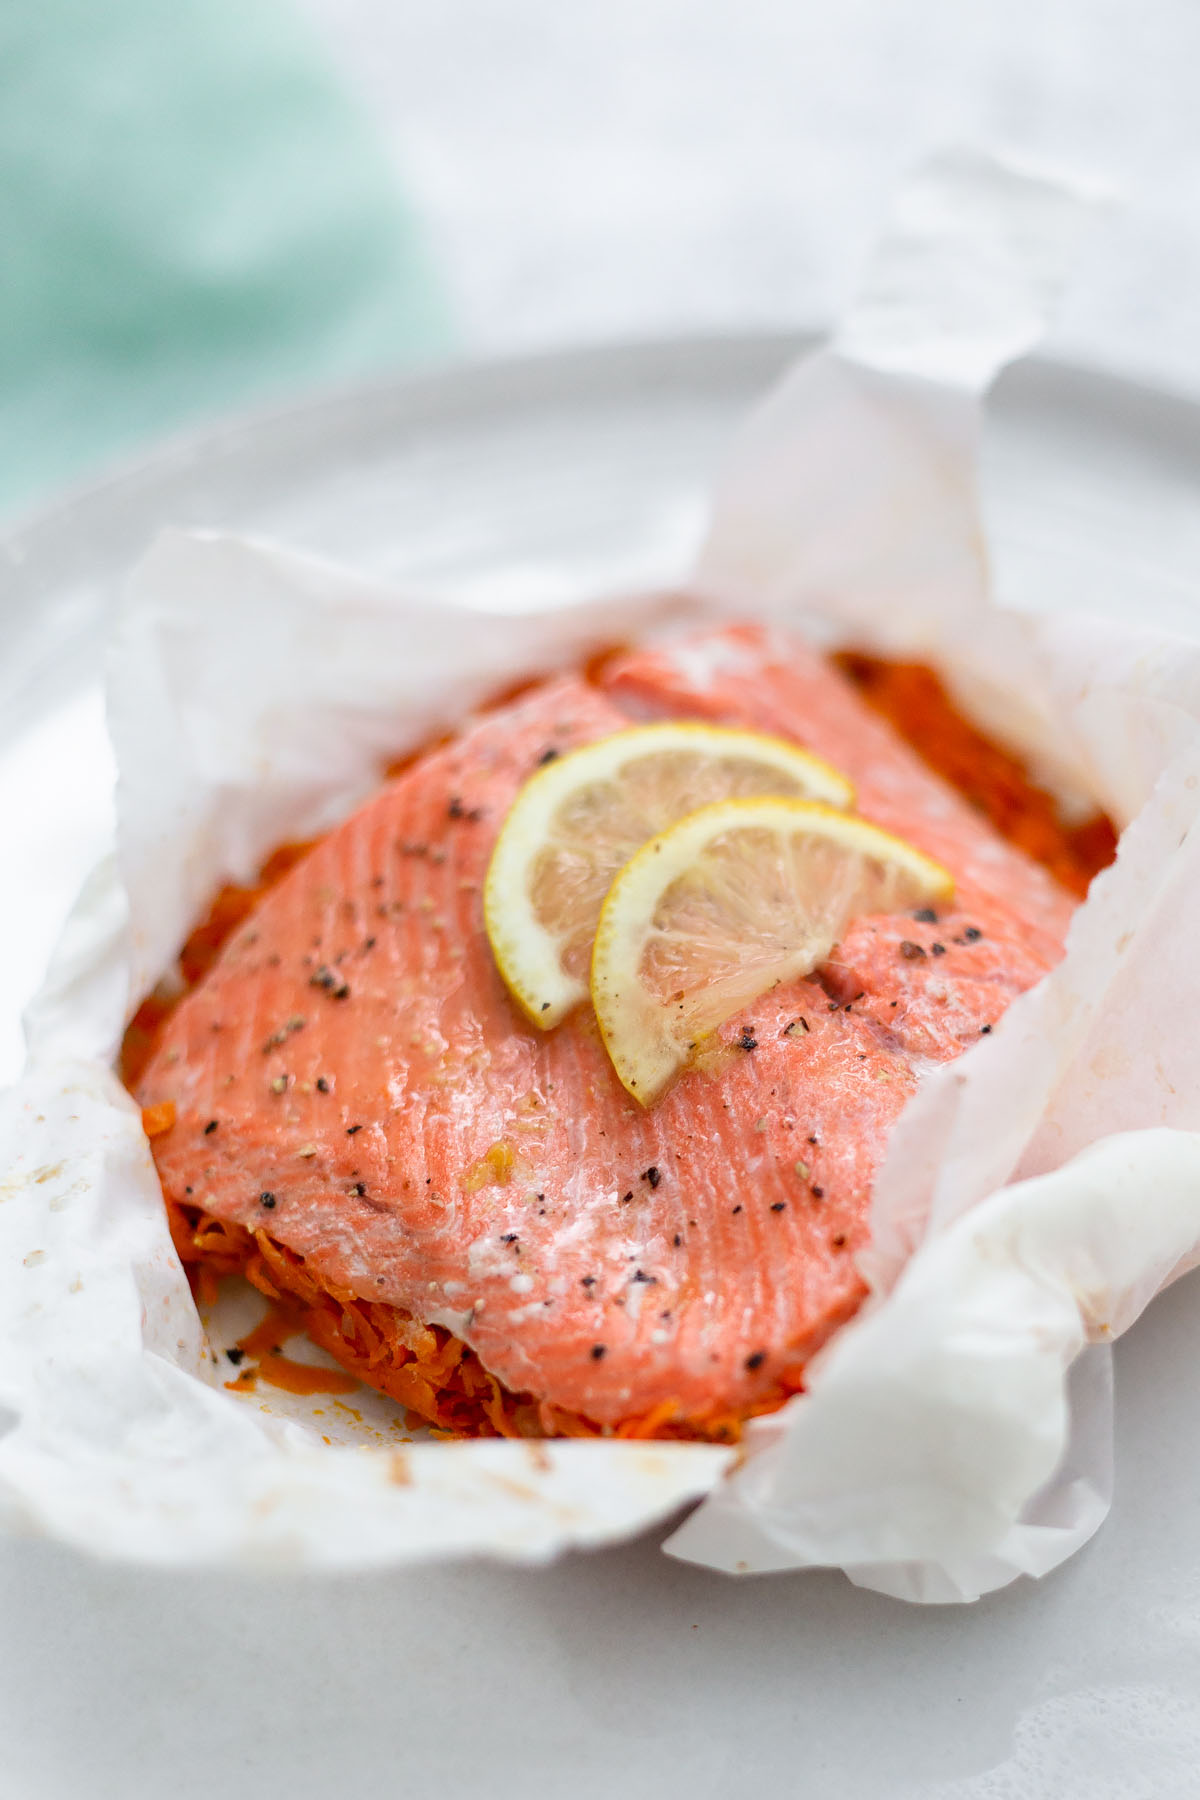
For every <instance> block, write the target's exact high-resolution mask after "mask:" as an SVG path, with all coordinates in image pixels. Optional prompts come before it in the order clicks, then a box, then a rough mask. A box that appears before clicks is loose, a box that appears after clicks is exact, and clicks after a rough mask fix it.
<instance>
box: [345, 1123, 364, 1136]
mask: <svg viewBox="0 0 1200 1800" xmlns="http://www.w3.org/2000/svg"><path fill="white" fill-rule="evenodd" d="M361 1130H362V1126H361V1125H347V1127H346V1136H347V1137H353V1136H354V1134H355V1132H356V1131H361Z"/></svg>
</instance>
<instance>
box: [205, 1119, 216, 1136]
mask: <svg viewBox="0 0 1200 1800" xmlns="http://www.w3.org/2000/svg"><path fill="white" fill-rule="evenodd" d="M216 1129H217V1121H216V1120H215V1119H210V1120H209V1121H208V1124H207V1125H206V1126H205V1127H204V1135H205V1137H211V1136H212V1134H213V1132H214V1131H215V1130H216Z"/></svg>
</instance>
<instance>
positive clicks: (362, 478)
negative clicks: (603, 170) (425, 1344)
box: [0, 338, 1200, 1800]
mask: <svg viewBox="0 0 1200 1800" xmlns="http://www.w3.org/2000/svg"><path fill="white" fill-rule="evenodd" d="M795 348H796V346H795V344H794V343H792V342H791V341H788V340H784V339H780V338H771V339H767V338H754V339H738V340H723V341H717V342H707V343H682V344H670V345H652V346H642V347H632V348H623V347H617V348H612V349H605V350H598V351H593V352H589V353H585V354H580V355H573V356H567V357H554V358H545V359H540V360H537V361H531V362H525V363H520V364H506V365H498V366H495V367H491V368H485V369H477V370H467V371H460V372H456V373H453V374H450V375H437V376H427V377H422V378H419V379H415V380H414V379H407V380H396V381H392V382H388V383H382V384H377V385H376V386H374V387H371V388H368V389H362V390H357V391H353V392H349V393H344V394H335V395H332V396H329V397H326V398H319V399H316V400H312V401H309V402H306V403H304V404H302V405H299V406H297V407H293V408H289V409H288V410H286V411H284V412H278V413H275V414H272V415H266V416H260V417H257V418H254V419H251V420H249V421H245V422H240V423H234V424H233V425H230V426H228V427H226V428H223V429H220V430H217V431H213V432H209V433H207V434H205V435H204V436H202V437H198V438H193V439H191V440H189V441H186V442H184V443H181V444H180V445H178V446H174V447H168V448H167V449H166V450H164V451H162V452H160V453H158V454H156V455H155V456H153V457H151V458H150V459H148V460H147V461H146V462H144V463H142V464H140V465H138V466H137V467H134V468H131V469H129V470H127V471H126V472H124V473H122V474H119V475H117V476H115V477H113V478H112V479H111V480H109V481H107V482H104V483H102V484H99V485H97V486H94V487H92V488H90V489H87V490H85V491H83V492H80V493H78V494H76V495H74V496H71V497H69V498H67V499H66V500H64V501H63V502H62V503H61V504H60V505H58V506H56V507H54V508H53V509H51V510H49V511H47V512H44V513H43V514H41V515H40V516H39V517H38V518H37V519H34V520H32V521H30V522H29V523H28V524H26V525H25V526H24V527H23V528H21V529H19V530H17V531H16V532H15V533H13V534H12V536H11V537H10V538H9V540H8V542H7V544H4V545H0V579H2V580H3V587H2V588H0V831H2V832H3V840H2V841H3V842H4V844H5V846H6V853H5V857H4V864H3V866H4V868H5V870H6V872H7V873H8V876H9V879H8V880H7V881H6V882H4V883H0V931H2V933H3V936H2V940H0V941H3V942H4V943H5V944H6V945H8V946H9V949H10V954H9V956H8V957H7V958H6V959H5V964H4V966H3V968H2V969H0V1079H2V1078H3V1077H4V1075H5V1074H6V1073H7V1072H10V1071H11V1070H12V1069H13V1067H14V1066H15V1062H16V1059H17V1055H18V1039H17V1035H16V1027H15V1018H16V1010H17V1007H18V1004H19V1002H20V1001H21V1000H22V999H23V998H24V996H25V994H26V993H27V992H28V991H29V989H30V988H31V986H32V985H33V983H34V981H35V980H36V978H37V974H38V971H39V968H40V964H41V962H42V959H43V956H44V953H45V951H46V950H47V949H48V947H49V944H50V941H51V939H52V937H53V933H54V931H55V929H56V928H57V923H58V920H59V919H60V918H61V915H62V912H63V910H64V908H65V906H66V904H67V902H68V900H69V897H70V893H71V891H72V888H73V886H74V884H75V882H76V880H77V878H78V876H79V875H80V874H81V873H82V870H83V869H84V867H85V866H86V864H87V862H88V861H89V859H90V858H91V856H92V855H93V853H94V850H95V848H96V845H97V844H98V843H99V842H100V840H101V838H102V835H103V829H104V822H105V807H106V793H107V783H108V780H109V769H108V763H107V759H106V756H105V753H104V748H103V737H102V730H101V717H100V706H99V700H98V689H97V686H96V668H97V658H98V646H99V642H100V634H101V623H102V615H103V606H104V600H105V596H106V594H107V593H108V592H110V591H111V588H112V585H113V583H114V581H116V580H117V579H119V577H120V575H121V573H122V571H123V570H124V569H126V568H127V567H128V566H129V564H130V562H131V561H132V560H133V558H134V557H135V556H136V555H137V554H138V552H139V551H140V550H141V549H142V548H143V547H144V546H145V544H146V543H147V542H148V541H149V539H150V538H151V537H152V535H153V533H154V532H155V531H156V530H157V529H158V528H159V527H160V526H161V525H164V524H193V525H194V524H203V525H219V526H231V527H234V528H236V529H239V530H248V531H253V532H259V533H270V534H273V535H278V536H281V537H284V538H286V539H288V540H289V541H291V542H294V543H299V544H302V545H304V546H306V547H309V548H312V549H315V550H318V551H322V552H326V553H328V554H331V555H334V556H336V557H339V558H341V559H343V560H346V561H349V562H352V563H356V564H358V565H359V566H363V567H367V568H370V569H373V570H377V571H382V572H385V573H388V574H391V575H394V576H396V577H398V578H401V579H406V580H411V581H413V582H420V583H422V584H425V585H441V586H447V585H451V584H461V583H464V582H470V583H472V585H478V586H482V587H483V588H484V589H487V590H497V589H499V588H501V587H503V586H506V585H509V584H512V583H521V584H523V585H525V586H526V587H528V586H531V585H532V586H534V587H535V588H536V589H537V590H538V591H547V592H549V591H552V590H554V589H556V588H558V587H560V586H562V585H563V584H569V585H570V586H571V587H572V588H591V589H596V588H597V587H599V588H604V587H613V586H618V585H622V586H623V585H627V584H630V583H634V582H640V581H644V580H646V579H647V578H658V577H661V576H663V575H669V574H670V573H671V571H672V570H673V569H675V568H678V567H679V566H680V564H681V562H682V561H683V560H684V558H685V556H686V552H687V549H688V547H689V546H690V544H691V543H692V542H693V541H694V538H695V535H696V532H697V530H698V528H699V523H700V518H701V506H702V495H703V489H704V483H705V479H706V477H707V476H708V475H709V473H710V472H711V470H712V468H713V466H714V463H715V461H716V459H717V457H718V456H719V454H720V449H721V445H722V443H723V442H724V440H725V438H726V435H727V433H728V431H729V429H730V427H731V425H732V423H733V422H734V420H735V419H736V418H737V416H738V415H739V414H740V413H741V412H742V411H743V410H744V408H745V407H746V405H747V404H748V402H749V401H750V400H751V399H752V398H753V396H754V394H755V393H756V392H758V391H759V390H761V388H762V387H763V386H764V385H765V383H766V382H767V381H768V380H769V379H770V378H771V376H772V375H773V374H774V373H775V371H776V370H777V369H778V368H779V367H780V366H781V364H782V363H783V361H784V360H785V359H786V357H787V356H788V355H789V354H790V353H791V352H792V351H793V350H794V349H795ZM993 419H994V423H993V428H992V430H991V434H990V437H989V442H988V447H987V467H986V484H985V485H986V501H987V510H988V514H989V519H990V523H991V530H992V541H993V545H994V548H995V551H996V566H997V580H998V583H999V586H1000V588H1001V591H1002V592H1004V593H1006V594H1008V595H1011V596H1014V597H1020V598H1023V599H1026V600H1031V601H1033V602H1035V603H1037V604H1041V605H1053V604H1055V603H1057V602H1058V601H1060V600H1061V601H1064V602H1068V603H1072V604H1080V603H1084V602H1086V603H1088V604H1091V605H1094V606H1099V607H1101V608H1105V609H1107V608H1113V609H1117V610H1119V608H1120V605H1121V594H1122V587H1123V578H1124V575H1125V574H1126V573H1127V571H1128V570H1129V568H1130V566H1131V565H1132V564H1134V563H1136V564H1137V565H1138V566H1139V567H1140V568H1141V569H1142V570H1143V571H1145V570H1147V569H1149V570H1152V571H1153V572H1154V573H1155V575H1156V578H1157V582H1158V585H1159V587H1160V588H1161V595H1162V599H1163V601H1164V603H1166V604H1176V605H1178V606H1179V607H1180V608H1185V607H1188V606H1190V605H1191V597H1190V596H1191V593H1192V591H1193V590H1200V505H1198V503H1197V499H1196V496H1197V493H1200V410H1198V409H1197V408H1195V407H1193V406H1191V405H1189V404H1188V403H1187V402H1184V401H1182V400H1177V399H1174V398H1172V397H1171V396H1168V395H1162V394H1154V393H1151V392H1149V391H1147V390H1142V389H1136V388H1133V387H1131V386H1129V385H1126V384H1124V383H1120V382H1117V381H1113V380H1109V379H1105V378H1101V377H1098V376H1095V375H1090V374H1087V373H1084V372H1080V371H1073V370H1068V369H1065V368H1061V367H1057V366H1054V365H1051V364H1044V363H1032V364H1028V365H1026V366H1025V367H1023V368H1021V369H1019V370H1017V371H1015V372H1014V373H1013V374H1011V375H1010V376H1008V377H1006V379H1005V381H1004V382H1003V383H1002V384H1001V386H1000V389H999V390H998V393H997V396H996V402H995V406H994V413H993ZM1147 1003H1148V1004H1152V1003H1153V997H1152V996H1148V1000H1147ZM1195 1296H1196V1286H1195V1283H1194V1281H1193V1282H1186V1283H1183V1284H1181V1285H1180V1286H1179V1287H1178V1288H1176V1289H1173V1290H1172V1291H1171V1292H1170V1293H1168V1295H1167V1296H1166V1297H1165V1298H1164V1299H1163V1300H1161V1301H1159V1302H1158V1303H1157V1304H1156V1305H1155V1307H1154V1308H1153V1309H1152V1311H1151V1313H1150V1315H1149V1316H1148V1318H1147V1319H1146V1320H1145V1321H1144V1322H1143V1323H1142V1324H1140V1325H1139V1326H1138V1327H1137V1329H1136V1330H1135V1331H1134V1333H1133V1334H1132V1335H1131V1337H1130V1338H1129V1339H1128V1340H1126V1341H1124V1342H1123V1343H1122V1344H1121V1345H1120V1346H1119V1349H1118V1418H1117V1435H1118V1467H1119V1471H1120V1478H1119V1482H1118V1493H1117V1504H1116V1508H1115V1510H1114V1514H1113V1517H1112V1519H1111V1520H1110V1522H1109V1523H1108V1525H1107V1526H1106V1527H1105V1528H1104V1530H1103V1532H1102V1533H1101V1535H1100V1537H1099V1539H1098V1540H1097V1541H1096V1542H1095V1543H1094V1544H1093V1545H1092V1546H1091V1547H1090V1548H1089V1549H1088V1550H1087V1551H1086V1552H1085V1553H1084V1554H1083V1555H1082V1556H1081V1557H1079V1558H1077V1559H1076V1561H1075V1562H1074V1563H1073V1564H1072V1565H1070V1566H1068V1567H1067V1568H1066V1569H1065V1570H1064V1571H1062V1572H1061V1573H1059V1574H1058V1575H1056V1576H1053V1577H1051V1578H1050V1579H1049V1580H1048V1581H1046V1582H1043V1583H1041V1584H1040V1585H1038V1586H1036V1587H1035V1586H1032V1585H1025V1586H1022V1587H1020V1588H1017V1589H1015V1590H1009V1591H1008V1592H1007V1593H1004V1594H1001V1595H999V1596H997V1597H995V1598H994V1599H992V1600H989V1601H985V1602H983V1603H981V1604H980V1605H978V1606H976V1607H974V1608H971V1609H967V1610H963V1611H952V1610H934V1611H925V1612H922V1611H917V1610H915V1609H909V1608H904V1607H902V1606H899V1605H897V1604H895V1603H892V1602H889V1601H886V1600H882V1599H880V1598H878V1597H877V1596H874V1595H868V1594H864V1593H860V1592H858V1591H857V1590H855V1589H853V1588H851V1587H850V1586H849V1585H848V1584H847V1583H846V1582H845V1581H844V1580H843V1579H842V1578H841V1577H840V1576H833V1575H815V1576H814V1575H809V1576H801V1577H791V1578H772V1579H770V1580H767V1581H759V1582H753V1583H742V1584H738V1583H734V1582H730V1581H728V1580H726V1579H723V1578H721V1577H717V1576H715V1575H710V1574H706V1573H704V1572H702V1571H700V1570H696V1569H693V1568H690V1567H686V1566H681V1565H676V1564H673V1563H670V1562H668V1561H666V1559H664V1558H662V1557H660V1556H659V1555H658V1553H657V1551H656V1549H655V1546H654V1544H653V1543H652V1542H643V1543H640V1544H637V1545H633V1546H630V1547H628V1548H626V1549H623V1550H617V1551H608V1552H604V1553H603V1554H600V1555H595V1556H592V1557H587V1558H585V1557H574V1558H571V1559H569V1560H568V1561H566V1562H564V1563H563V1564H561V1565H559V1566H558V1567H556V1568H554V1569H551V1570H548V1571H544V1572H540V1573H528V1572H514V1571H509V1570H495V1569H490V1568H478V1567H467V1568H448V1569H432V1570H428V1571H418V1572H415V1573H414V1572H411V1571H410V1572H407V1573H399V1574H394V1575H386V1576H372V1577H364V1578H362V1579H349V1578H347V1579H339V1580H327V1581H318V1580H305V1581H294V1580H280V1581H278V1582H275V1583H271V1584H268V1583H265V1582H259V1581H243V1580H239V1579H236V1578H234V1577H231V1576H219V1577H213V1576H211V1575H196V1576H186V1575H185V1576H181V1575H176V1574H165V1573H156V1572H154V1571H148V1570H127V1569H113V1568H104V1567H98V1566H93V1565H90V1564H87V1563H85V1562H84V1561H82V1560H81V1559H79V1558H76V1557H74V1556H71V1555H68V1554H67V1553H65V1552H63V1551H61V1550H59V1549H58V1548H57V1547H54V1546H49V1545H33V1544H12V1543H9V1544H5V1545H0V1581H2V1582H3V1594H4V1599H3V1613H2V1616H3V1619H4V1626H3V1639H2V1640H0V1643H2V1645H3V1649H4V1651H5V1653H6V1656H5V1664H6V1666H5V1667H4V1668H3V1670H2V1671H0V1742H2V1743H3V1744H4V1746H5V1747H4V1749H3V1750H2V1751H0V1766H4V1767H6V1769H7V1772H8V1774H9V1780H10V1783H11V1791H13V1792H14V1794H18V1795H21V1796H24V1795H25V1794H26V1793H28V1794H29V1795H31V1796H36V1800H56V1797H57V1796H59V1795H62V1796H64V1800H65V1797H66V1796H68V1795H70V1796H72V1800H74V1797H75V1796H77V1795H79V1794H86V1795H88V1796H89V1800H90V1797H91V1796H96V1797H97V1800H106V1797H107V1796H109V1795H114V1796H115V1795H118V1794H120V1795H121V1796H126V1795H129V1796H133V1797H134V1800H136V1797H137V1796H140V1795H142V1794H145V1795H154V1796H155V1797H156V1800H161V1796H163V1795H167V1794H169V1795H171V1796H172V1800H174V1797H175V1796H178V1797H179V1800H190V1797H191V1796H193V1795H195V1796H197V1797H199V1796H201V1795H203V1796H205V1797H206V1800H207V1797H208V1796H210V1795H211V1794H213V1793H216V1792H220V1793H222V1794H224V1795H226V1796H228V1797H230V1800H238V1797H240V1796H241V1795H243V1794H244V1795H247V1796H251V1795H253V1796H255V1800H263V1796H273V1795H274V1794H276V1793H279V1794H287V1795H288V1796H289V1800H307V1797H308V1796H309V1795H312V1796H316V1795H322V1796H325V1795H327V1794H328V1793H329V1791H331V1789H332V1788H336V1787H338V1786H341V1785H344V1784H345V1783H346V1781H347V1779H348V1777H350V1776H353V1778H355V1779H356V1780H357V1781H359V1782H361V1783H363V1784H364V1785H367V1786H369V1787H371V1788H372V1789H374V1790H376V1791H379V1792H381V1793H386V1794H390V1793H392V1792H409V1791H418V1790H420V1789H427V1790H428V1791H430V1792H431V1793H433V1794H436V1795H438V1796H453V1795H458V1794H466V1793H468V1792H469V1793H472V1794H483V1795H486V1796H488V1797H489V1800H491V1797H492V1796H495V1797H497V1800H502V1797H503V1796H506V1795H510V1794H511V1795H516V1794H518V1793H520V1794H521V1795H522V1796H523V1800H529V1797H530V1796H533V1795H536V1796H541V1795H549V1796H558V1795H563V1796H570V1797H571V1800H590V1797H591V1796H593V1795H595V1796H600V1795H604V1796H606V1800H607V1796H610V1795H611V1794H613V1793H619V1794H621V1795H623V1796H628V1797H630V1800H638V1797H640V1796H642V1795H646V1796H651V1795H653V1796H655V1800H664V1797H670V1796H675V1795H680V1796H682V1795H688V1796H708V1795H718V1794H719V1795H722V1796H728V1795H737V1796H740V1795H741V1794H752V1793H757V1792H762V1793H763V1794H780V1795H788V1796H791V1795H793V1794H795V1795H797V1796H804V1797H805V1800H807V1797H808V1796H813V1797H814V1800H822V1797H823V1796H824V1795H826V1794H830V1795H834V1794H836V1795H837V1796H838V1800H867V1797H870V1800H885V1797H886V1800H916V1797H917V1796H920V1797H922V1800H926V1797H928V1800H933V1797H934V1796H937V1797H939V1800H940V1797H943V1796H950V1795H953V1796H964V1797H965V1796H971V1797H973V1800H974V1797H975V1796H978V1797H979V1800H983V1797H984V1796H990V1795H996V1796H1001V1795H1010V1794H1011V1795H1020V1796H1021V1797H1022V1800H1038V1797H1039V1796H1042V1795H1045V1796H1047V1800H1049V1797H1050V1796H1053V1797H1054V1800H1073V1797H1074V1796H1076V1795H1078V1796H1082V1795H1085V1794H1086V1795H1087V1796H1088V1797H1089V1800H1107V1797H1109V1796H1111V1797H1112V1800H1134V1797H1136V1796H1142V1795H1144V1796H1147V1797H1153V1800H1159V1796H1167V1795H1187V1794H1193V1793H1198V1792H1200V1779H1198V1778H1197V1775H1196V1773H1195V1771H1196V1769H1197V1767H1198V1765H1200V1575H1198V1574H1197V1573H1196V1555H1195V1538H1196V1530H1197V1526H1198V1525H1200V1515H1198V1513H1197V1505H1196V1500H1195V1495H1196V1493H1197V1492H1200V1433H1197V1430H1196V1423H1197V1416H1196V1415H1197V1394H1198V1388H1197V1383H1196V1380H1195V1377H1194V1373H1193V1372H1194V1370H1195V1369H1196V1368H1197V1367H1200V1317H1197V1316H1196V1307H1195ZM5 1791H6V1792H7V1791H10V1790H9V1789H7V1788H6V1790H5Z"/></svg>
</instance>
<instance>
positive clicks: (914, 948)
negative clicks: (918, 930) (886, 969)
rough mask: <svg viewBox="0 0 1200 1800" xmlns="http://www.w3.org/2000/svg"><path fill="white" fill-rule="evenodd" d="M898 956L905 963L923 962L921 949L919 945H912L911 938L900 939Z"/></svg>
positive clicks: (923, 954)
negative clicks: (899, 955) (902, 958)
mask: <svg viewBox="0 0 1200 1800" xmlns="http://www.w3.org/2000/svg"><path fill="white" fill-rule="evenodd" d="M900 954H901V956H902V957H904V959H905V961H906V962H917V961H918V960H922V961H923V960H924V956H925V952H924V950H923V949H922V948H921V946H920V944H914V943H913V941H912V939H911V938H902V939H901V942H900Z"/></svg>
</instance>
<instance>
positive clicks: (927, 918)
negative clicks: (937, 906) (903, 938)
mask: <svg viewBox="0 0 1200 1800" xmlns="http://www.w3.org/2000/svg"><path fill="white" fill-rule="evenodd" d="M913 918H914V919H919V920H920V922H921V924H922V925H936V924H937V914H936V913H935V912H934V910H933V908H932V906H918V908H917V910H916V912H915V913H914V914H913Z"/></svg>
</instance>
